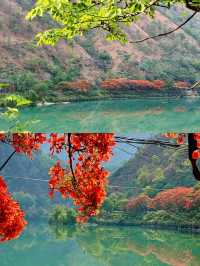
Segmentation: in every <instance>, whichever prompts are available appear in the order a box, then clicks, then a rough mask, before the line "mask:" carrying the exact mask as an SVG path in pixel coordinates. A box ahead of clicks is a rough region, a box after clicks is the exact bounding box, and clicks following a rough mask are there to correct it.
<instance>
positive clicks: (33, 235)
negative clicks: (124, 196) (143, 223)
mask: <svg viewBox="0 0 200 266" xmlns="http://www.w3.org/2000/svg"><path fill="white" fill-rule="evenodd" d="M199 246H200V244H199V236H192V235H189V234H181V233H177V232H170V231H169V232H168V231H159V230H149V229H140V228H134V227H97V226H83V227H80V226H77V227H51V228H47V226H46V225H34V226H31V225H30V226H29V228H28V229H27V231H26V232H25V233H24V235H23V236H22V237H21V238H20V239H19V240H15V241H12V242H9V243H5V244H3V245H1V246H0V261H1V266H10V265H15V266H33V265H43V266H47V265H48V266H55V265H70V266H71V265H72V266H73V265H74V266H79V265H80V266H86V265H87V266H103V265H106V266H114V265H115V266H121V265H127V266H132V265H134V266H141V265H144V266H146V265H155V266H164V265H172V266H188V265H192V266H198V265H200V254H199Z"/></svg>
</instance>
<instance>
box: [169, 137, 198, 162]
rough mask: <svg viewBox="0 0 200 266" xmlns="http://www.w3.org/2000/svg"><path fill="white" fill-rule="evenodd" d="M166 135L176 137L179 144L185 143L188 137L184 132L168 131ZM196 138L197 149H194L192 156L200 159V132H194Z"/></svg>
mask: <svg viewBox="0 0 200 266" xmlns="http://www.w3.org/2000/svg"><path fill="white" fill-rule="evenodd" d="M164 136H165V137H167V138H171V139H175V140H176V142H177V144H180V145H181V144H184V143H185V139H186V134H183V133H180V134H178V133H166V134H164ZM193 136H194V139H195V140H196V143H197V144H196V148H197V149H196V150H195V151H193V154H192V158H193V159H195V160H198V159H200V133H193Z"/></svg>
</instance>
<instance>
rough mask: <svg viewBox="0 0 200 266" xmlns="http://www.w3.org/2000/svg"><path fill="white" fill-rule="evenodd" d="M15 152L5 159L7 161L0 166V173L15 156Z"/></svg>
mask: <svg viewBox="0 0 200 266" xmlns="http://www.w3.org/2000/svg"><path fill="white" fill-rule="evenodd" d="M15 153H16V151H13V152H12V153H11V155H10V156H9V157H8V158H7V160H6V161H5V162H4V163H3V164H2V165H1V166H0V171H2V170H3V168H4V167H5V166H6V165H7V164H8V162H9V161H10V160H11V158H12V157H13V156H14V155H15Z"/></svg>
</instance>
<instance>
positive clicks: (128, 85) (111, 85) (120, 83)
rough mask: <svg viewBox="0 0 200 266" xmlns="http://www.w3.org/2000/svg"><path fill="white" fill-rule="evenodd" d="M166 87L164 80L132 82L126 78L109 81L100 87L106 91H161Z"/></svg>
mask: <svg viewBox="0 0 200 266" xmlns="http://www.w3.org/2000/svg"><path fill="white" fill-rule="evenodd" d="M164 86H165V82H164V81H163V80H154V81H149V80H131V79H126V78H116V79H108V80H104V81H102V82H101V84H100V87H101V88H102V89H106V90H112V89H138V88H139V89H156V90H160V89H162V88H163V87H164Z"/></svg>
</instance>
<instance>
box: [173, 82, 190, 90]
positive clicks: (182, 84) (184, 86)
mask: <svg viewBox="0 0 200 266" xmlns="http://www.w3.org/2000/svg"><path fill="white" fill-rule="evenodd" d="M174 86H175V88H177V89H188V88H189V87H190V84H189V83H188V82H187V81H177V82H175V83H174Z"/></svg>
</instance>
